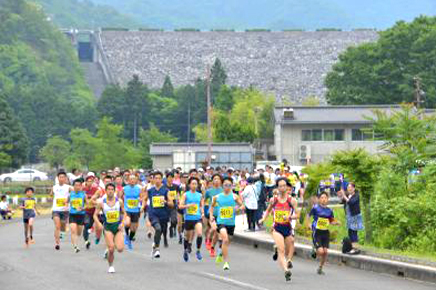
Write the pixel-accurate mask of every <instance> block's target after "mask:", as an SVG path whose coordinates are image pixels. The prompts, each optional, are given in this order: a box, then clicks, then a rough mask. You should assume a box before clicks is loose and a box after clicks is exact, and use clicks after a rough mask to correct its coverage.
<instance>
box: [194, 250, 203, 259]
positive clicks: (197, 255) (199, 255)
mask: <svg viewBox="0 0 436 290" xmlns="http://www.w3.org/2000/svg"><path fill="white" fill-rule="evenodd" d="M195 256H196V257H197V260H199V261H201V260H203V256H202V255H201V253H200V251H197V253H196V254H195Z"/></svg>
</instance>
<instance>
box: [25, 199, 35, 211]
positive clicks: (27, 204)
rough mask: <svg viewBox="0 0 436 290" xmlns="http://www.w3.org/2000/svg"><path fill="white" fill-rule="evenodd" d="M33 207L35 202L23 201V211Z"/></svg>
mask: <svg viewBox="0 0 436 290" xmlns="http://www.w3.org/2000/svg"><path fill="white" fill-rule="evenodd" d="M34 207H35V201H34V200H26V201H24V208H25V209H33V208H34Z"/></svg>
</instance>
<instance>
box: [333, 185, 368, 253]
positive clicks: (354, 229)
mask: <svg viewBox="0 0 436 290" xmlns="http://www.w3.org/2000/svg"><path fill="white" fill-rule="evenodd" d="M338 197H339V199H341V200H342V203H343V204H344V209H345V214H346V217H347V227H348V238H349V239H350V241H351V244H352V250H351V251H350V252H349V253H350V254H359V253H360V250H359V249H358V248H357V243H358V242H359V236H358V231H361V230H363V220H362V214H361V212H360V195H359V192H358V191H356V186H355V184H354V183H352V182H349V183H348V186H347V191H346V192H345V193H344V192H343V191H340V192H338Z"/></svg>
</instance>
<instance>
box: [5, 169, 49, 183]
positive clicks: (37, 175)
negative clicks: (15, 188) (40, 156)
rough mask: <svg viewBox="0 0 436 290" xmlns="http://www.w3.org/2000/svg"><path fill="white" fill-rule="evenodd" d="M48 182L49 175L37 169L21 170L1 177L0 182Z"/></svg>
mask: <svg viewBox="0 0 436 290" xmlns="http://www.w3.org/2000/svg"><path fill="white" fill-rule="evenodd" d="M41 180H48V176H47V173H44V172H41V171H38V170H35V169H26V168H23V169H19V170H17V171H15V172H12V173H6V174H2V175H0V182H4V183H7V182H16V181H41Z"/></svg>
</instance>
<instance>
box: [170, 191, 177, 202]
mask: <svg viewBox="0 0 436 290" xmlns="http://www.w3.org/2000/svg"><path fill="white" fill-rule="evenodd" d="M176 196H177V191H175V190H171V191H170V192H168V197H169V198H170V200H175V199H176Z"/></svg>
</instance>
